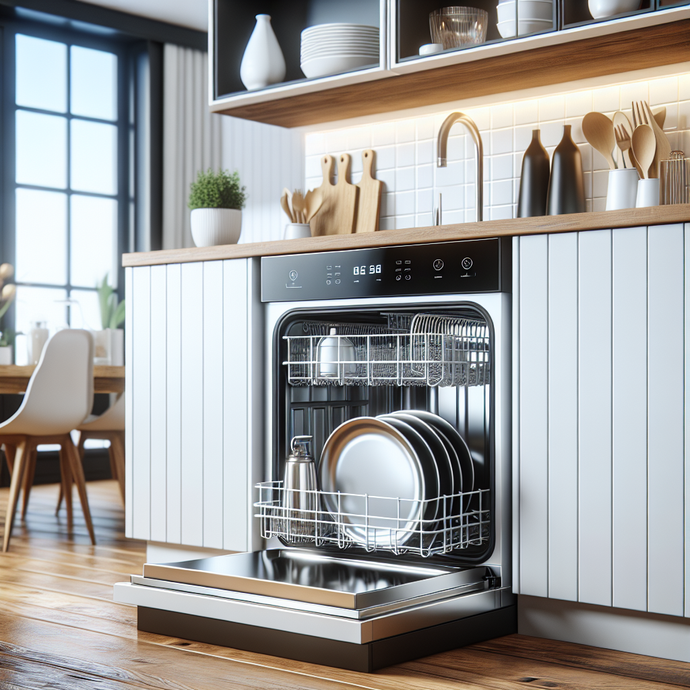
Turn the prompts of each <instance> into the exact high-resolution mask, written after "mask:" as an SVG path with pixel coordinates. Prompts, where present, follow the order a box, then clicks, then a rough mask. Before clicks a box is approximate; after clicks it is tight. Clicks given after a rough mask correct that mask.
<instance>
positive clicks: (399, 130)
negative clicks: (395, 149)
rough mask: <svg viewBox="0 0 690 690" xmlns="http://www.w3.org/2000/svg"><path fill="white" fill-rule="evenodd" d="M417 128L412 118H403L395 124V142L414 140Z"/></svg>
mask: <svg viewBox="0 0 690 690" xmlns="http://www.w3.org/2000/svg"><path fill="white" fill-rule="evenodd" d="M416 131H417V128H416V127H415V123H414V120H403V121H402V122H396V124H395V142H396V143H397V144H405V143H407V142H408V141H414V140H415V134H416Z"/></svg>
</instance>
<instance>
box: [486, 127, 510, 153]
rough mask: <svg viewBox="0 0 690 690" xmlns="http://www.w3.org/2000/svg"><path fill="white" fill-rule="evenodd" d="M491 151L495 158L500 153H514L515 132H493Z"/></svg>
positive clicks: (504, 130)
mask: <svg viewBox="0 0 690 690" xmlns="http://www.w3.org/2000/svg"><path fill="white" fill-rule="evenodd" d="M490 142H491V150H490V151H489V153H490V154H491V155H492V156H495V155H497V154H499V153H512V151H513V130H512V128H511V129H499V130H494V131H493V132H491V140H490Z"/></svg>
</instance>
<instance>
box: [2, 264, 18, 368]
mask: <svg viewBox="0 0 690 690" xmlns="http://www.w3.org/2000/svg"><path fill="white" fill-rule="evenodd" d="M13 274H14V268H13V267H12V264H2V265H1V266H0V287H1V288H2V290H1V291H0V320H2V317H3V316H5V313H6V312H7V310H8V309H9V308H10V305H11V304H12V300H14V296H15V294H16V293H17V288H16V286H15V285H11V284H8V285H3V283H4V282H5V280H6V279H7V278H11V277H12V275H13ZM14 335H15V334H14V330H13V329H11V328H3V329H2V332H0V364H12V346H13V345H14Z"/></svg>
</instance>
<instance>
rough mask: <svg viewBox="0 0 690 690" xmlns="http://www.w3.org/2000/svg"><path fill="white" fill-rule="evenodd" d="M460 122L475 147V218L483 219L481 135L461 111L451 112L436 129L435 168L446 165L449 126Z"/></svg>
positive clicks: (482, 153) (482, 154) (471, 120)
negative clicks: (436, 157)
mask: <svg viewBox="0 0 690 690" xmlns="http://www.w3.org/2000/svg"><path fill="white" fill-rule="evenodd" d="M456 122H461V123H462V124H463V125H465V127H467V129H468V130H469V132H470V134H471V135H472V140H473V141H474V145H475V146H476V148H477V179H476V180H475V191H476V200H477V201H476V205H477V211H476V213H477V220H483V219H484V213H483V208H484V194H483V189H484V147H483V146H482V136H481V134H480V133H479V128H478V127H477V125H476V124H475V122H474V120H473V119H472V118H471V117H468V116H467V115H465V114H463V113H451V114H450V115H449V116H448V117H447V118H446V119H445V120H444V121H443V124H442V125H441V128H440V129H439V130H438V139H437V141H436V155H437V156H438V160H437V161H436V167H437V168H445V167H446V147H447V145H448V135H449V134H450V129H451V127H452V126H453V125H454V124H455V123H456Z"/></svg>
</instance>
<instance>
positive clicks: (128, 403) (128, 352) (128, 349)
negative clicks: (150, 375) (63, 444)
mask: <svg viewBox="0 0 690 690" xmlns="http://www.w3.org/2000/svg"><path fill="white" fill-rule="evenodd" d="M133 271H134V269H133V268H131V267H128V268H125V303H126V304H127V309H126V310H125V362H126V364H127V366H126V367H125V536H126V537H129V538H130V539H131V538H132V531H133V529H132V498H133V496H132V467H133V465H132V455H133V447H134V444H133V438H132V421H133V419H134V413H133V411H132V410H133V408H134V405H133V401H134V396H133V391H134V386H133V379H132V371H133V369H134V367H133V352H134V343H133V335H134V328H133V327H132V324H133V319H132V313H133V311H134V289H133Z"/></svg>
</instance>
